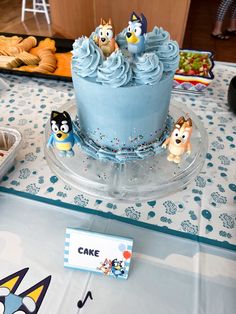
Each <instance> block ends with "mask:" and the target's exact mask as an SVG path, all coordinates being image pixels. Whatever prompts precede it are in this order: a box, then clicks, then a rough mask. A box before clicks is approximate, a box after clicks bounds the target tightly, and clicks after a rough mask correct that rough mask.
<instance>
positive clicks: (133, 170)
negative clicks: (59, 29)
mask: <svg viewBox="0 0 236 314" xmlns="http://www.w3.org/2000/svg"><path fill="white" fill-rule="evenodd" d="M64 110H65V111H67V112H68V113H69V114H70V115H71V118H72V119H75V117H76V107H75V104H74V103H72V102H70V103H67V104H65V105H64V106H63V107H62V108H60V111H64ZM169 114H170V115H171V117H172V118H173V119H174V120H175V121H176V120H177V119H178V118H179V117H180V116H186V115H187V114H188V115H189V117H191V119H192V121H193V133H192V136H191V144H192V152H191V154H190V155H187V154H185V155H184V156H183V158H182V160H181V162H180V163H179V164H175V163H173V162H169V161H168V160H167V154H168V150H164V151H162V152H161V153H159V154H157V155H155V156H152V157H149V158H146V159H143V160H135V161H129V162H127V163H123V164H120V163H114V162H111V161H101V160H97V159H94V158H92V157H90V156H88V155H87V154H86V153H85V152H84V151H83V150H81V149H80V148H78V147H77V146H76V145H75V146H74V148H73V149H74V151H75V156H74V157H71V158H65V157H61V156H60V155H59V152H58V151H57V150H56V149H51V148H50V149H48V148H47V147H46V145H45V157H46V160H47V162H48V165H49V167H50V168H51V170H52V171H53V172H54V173H55V174H56V175H57V176H58V177H60V178H61V179H62V180H63V181H64V182H66V183H67V184H69V185H70V186H72V187H74V188H76V189H77V190H79V191H81V192H84V193H87V194H90V195H93V196H94V197H96V198H100V199H110V200H113V201H116V202H122V201H126V202H128V201H132V202H133V201H134V202H142V201H145V200H151V199H158V198H160V197H163V196H165V195H168V194H171V193H175V192H176V191H178V190H181V189H183V188H185V187H186V186H187V185H188V184H189V182H190V181H191V180H192V179H194V178H195V177H196V175H197V174H198V173H199V172H200V170H201V168H202V166H203V163H204V160H205V156H206V153H207V133H206V131H205V129H204V127H203V125H202V123H201V121H200V120H199V118H198V117H197V116H196V115H195V114H194V113H193V112H192V111H191V110H189V109H188V108H186V107H185V106H183V105H182V104H181V103H178V102H176V101H173V100H171V104H170V112H169ZM50 133H51V129H50V124H49V123H47V125H46V130H45V141H46V143H47V140H48V138H49V136H50Z"/></svg>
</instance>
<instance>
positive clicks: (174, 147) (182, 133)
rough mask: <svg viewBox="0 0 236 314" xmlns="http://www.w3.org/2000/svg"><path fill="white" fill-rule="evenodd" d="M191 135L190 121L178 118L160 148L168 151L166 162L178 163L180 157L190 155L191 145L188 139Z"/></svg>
mask: <svg viewBox="0 0 236 314" xmlns="http://www.w3.org/2000/svg"><path fill="white" fill-rule="evenodd" d="M191 134H192V120H191V119H190V118H188V119H187V120H186V119H185V118H184V117H180V118H179V119H178V121H177V122H176V123H175V124H174V129H173V131H172V133H171V135H170V137H168V138H167V139H166V140H165V142H164V143H163V144H162V147H164V148H166V147H168V149H169V155H168V156H167V160H169V161H173V162H175V163H177V164H178V163H179V162H180V161H181V156H182V155H183V154H184V153H186V152H187V153H188V154H190V153H191V143H190V137H191Z"/></svg>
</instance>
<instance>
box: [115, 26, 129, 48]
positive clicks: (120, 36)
mask: <svg viewBox="0 0 236 314" xmlns="http://www.w3.org/2000/svg"><path fill="white" fill-rule="evenodd" d="M126 32H127V28H124V29H123V31H121V32H120V33H119V34H118V35H117V36H116V41H117V43H118V45H119V47H120V49H124V48H126V47H127V41H126V37H125V36H126Z"/></svg>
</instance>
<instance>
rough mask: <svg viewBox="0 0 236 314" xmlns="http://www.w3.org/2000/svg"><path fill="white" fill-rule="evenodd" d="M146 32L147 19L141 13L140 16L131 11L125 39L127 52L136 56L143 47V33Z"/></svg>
mask: <svg viewBox="0 0 236 314" xmlns="http://www.w3.org/2000/svg"><path fill="white" fill-rule="evenodd" d="M146 33H147V19H146V17H145V16H144V15H143V14H141V18H140V17H139V16H138V15H137V14H136V13H135V12H133V13H132V14H131V18H130V21H129V25H128V27H127V32H126V40H127V43H128V50H129V52H130V53H131V54H132V55H134V56H136V55H139V54H141V53H142V52H143V51H144V49H145V35H146Z"/></svg>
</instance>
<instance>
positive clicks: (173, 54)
mask: <svg viewBox="0 0 236 314" xmlns="http://www.w3.org/2000/svg"><path fill="white" fill-rule="evenodd" d="M157 55H158V57H159V59H160V61H162V63H163V65H164V71H167V72H168V71H173V72H175V71H176V69H177V68H178V64H179V45H178V43H177V42H176V41H173V40H170V41H169V42H168V43H165V44H163V45H161V46H160V47H158V50H157Z"/></svg>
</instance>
